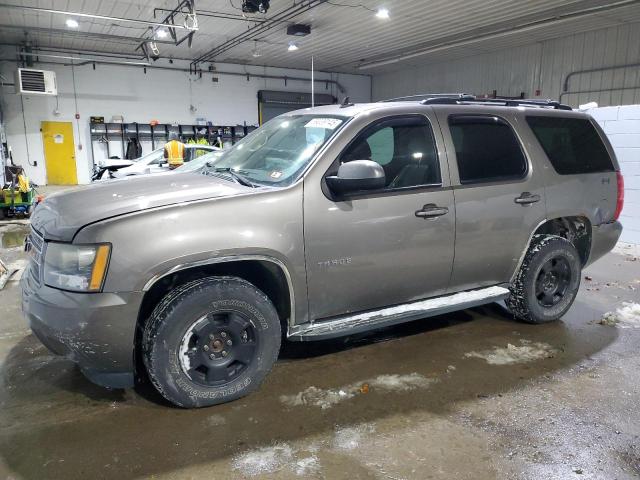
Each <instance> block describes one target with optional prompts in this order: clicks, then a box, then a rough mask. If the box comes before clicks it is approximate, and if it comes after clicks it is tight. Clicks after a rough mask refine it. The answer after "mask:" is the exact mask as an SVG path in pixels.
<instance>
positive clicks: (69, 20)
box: [65, 18, 78, 28]
mask: <svg viewBox="0 0 640 480" xmlns="http://www.w3.org/2000/svg"><path fill="white" fill-rule="evenodd" d="M65 23H66V24H67V27H69V28H78V22H77V21H76V20H74V19H73V18H67V21H66V22H65Z"/></svg>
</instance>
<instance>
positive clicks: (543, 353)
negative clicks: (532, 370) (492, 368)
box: [464, 340, 558, 365]
mask: <svg viewBox="0 0 640 480" xmlns="http://www.w3.org/2000/svg"><path fill="white" fill-rule="evenodd" d="M520 344H521V345H519V346H516V345H512V344H511V343H509V344H507V346H506V347H495V348H493V349H491V350H483V351H481V352H468V353H465V354H464V356H465V357H466V358H482V359H483V360H485V361H486V362H487V363H489V364H491V365H513V364H516V363H528V362H533V361H536V360H542V359H544V358H553V357H554V356H555V355H556V353H558V350H557V349H555V348H553V347H552V346H551V345H549V344H547V343H542V342H530V341H528V340H520Z"/></svg>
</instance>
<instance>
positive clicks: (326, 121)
mask: <svg viewBox="0 0 640 480" xmlns="http://www.w3.org/2000/svg"><path fill="white" fill-rule="evenodd" d="M341 123H342V120H339V119H337V118H314V119H312V120H311V121H309V123H307V124H306V125H305V126H304V128H324V129H326V130H333V129H335V128H336V127H337V126H338V125H340V124H341Z"/></svg>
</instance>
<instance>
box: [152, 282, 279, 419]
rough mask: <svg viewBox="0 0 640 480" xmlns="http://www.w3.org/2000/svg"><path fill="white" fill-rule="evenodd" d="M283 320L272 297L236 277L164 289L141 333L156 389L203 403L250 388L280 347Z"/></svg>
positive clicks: (177, 400) (186, 403)
mask: <svg viewBox="0 0 640 480" xmlns="http://www.w3.org/2000/svg"><path fill="white" fill-rule="evenodd" d="M280 332H281V329H280V320H279V318H278V315H277V312H276V310H275V308H274V306H273V304H272V303H271V301H270V300H269V298H268V297H267V296H266V295H265V294H264V293H262V292H261V291H260V290H259V289H257V288H256V287H255V286H254V285H252V284H251V283H249V282H247V281H245V280H242V279H240V278H236V277H208V278H203V279H200V280H195V281H193V282H190V283H187V284H185V285H183V286H181V287H180V288H178V289H177V290H175V291H173V292H171V293H169V294H168V295H167V296H166V297H165V298H164V299H163V300H162V301H161V302H160V303H159V304H158V306H157V307H156V308H155V309H154V311H153V313H152V314H151V318H150V319H149V321H148V322H147V324H146V326H145V330H144V335H143V344H142V347H143V359H144V362H145V366H146V368H147V371H148V373H149V377H150V379H151V381H152V383H153V384H154V386H155V387H156V389H157V390H158V391H159V392H160V393H161V394H162V396H163V397H165V398H166V399H167V400H169V401H170V402H172V403H173V404H175V405H178V406H181V407H187V408H193V407H206V406H210V405H216V404H219V403H225V402H229V401H232V400H236V399H238V398H241V397H243V396H245V395H247V394H249V393H250V392H252V391H253V390H255V389H256V388H257V387H258V386H259V385H260V383H261V382H262V381H263V380H264V378H265V377H266V375H267V373H269V371H270V370H271V368H272V366H273V364H274V363H275V361H276V359H277V357H278V353H279V350H280V340H281V336H280V335H281V334H280Z"/></svg>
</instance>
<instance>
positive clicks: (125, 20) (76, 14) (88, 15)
mask: <svg viewBox="0 0 640 480" xmlns="http://www.w3.org/2000/svg"><path fill="white" fill-rule="evenodd" d="M0 8H12V9H19V10H27V11H30V12H41V13H53V14H57V15H67V16H72V17H82V18H95V19H98V20H109V21H113V22H118V23H139V24H141V25H147V26H150V27H164V28H172V29H183V30H190V31H192V30H197V27H195V28H191V27H189V26H188V25H173V24H167V23H160V22H150V21H147V20H139V19H137V18H122V17H110V16H107V15H94V14H92V13H80V12H70V11H66V10H55V9H52V8H40V7H28V6H25V5H11V4H6V3H3V4H0Z"/></svg>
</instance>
